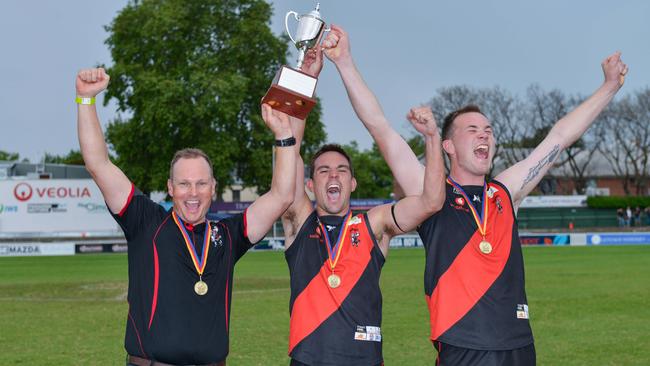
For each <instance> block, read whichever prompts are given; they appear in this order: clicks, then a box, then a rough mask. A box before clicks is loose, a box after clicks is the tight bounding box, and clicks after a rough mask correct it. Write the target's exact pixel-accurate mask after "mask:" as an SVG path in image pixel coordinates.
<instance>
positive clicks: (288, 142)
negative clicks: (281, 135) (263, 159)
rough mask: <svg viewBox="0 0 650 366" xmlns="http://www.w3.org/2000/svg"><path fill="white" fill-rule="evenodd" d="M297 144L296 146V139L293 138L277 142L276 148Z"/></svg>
mask: <svg viewBox="0 0 650 366" xmlns="http://www.w3.org/2000/svg"><path fill="white" fill-rule="evenodd" d="M295 144H296V138H295V137H293V136H291V137H289V138H286V139H283V140H275V146H279V147H285V146H293V145H295Z"/></svg>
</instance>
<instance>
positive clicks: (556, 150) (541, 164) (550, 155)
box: [520, 145, 560, 189]
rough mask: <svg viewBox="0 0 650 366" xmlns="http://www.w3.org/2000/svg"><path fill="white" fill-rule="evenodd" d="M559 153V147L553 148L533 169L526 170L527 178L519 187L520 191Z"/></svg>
mask: <svg viewBox="0 0 650 366" xmlns="http://www.w3.org/2000/svg"><path fill="white" fill-rule="evenodd" d="M559 153H560V145H555V146H553V149H552V150H551V151H550V152H549V153H548V154H547V155H546V156H545V157H543V158H542V159H541V160H540V161H538V162H537V164H536V165H535V166H534V167H532V168H530V169H529V170H528V176H527V177H526V179H524V183H523V184H522V185H521V188H520V189H523V188H524V186H526V184H528V183H530V182H532V181H533V180H534V179H535V178H536V177H537V176H538V175H539V172H540V171H541V170H542V168H543V167H545V166H546V165H549V164H552V163H553V161H555V158H556V157H557V155H558V154H559Z"/></svg>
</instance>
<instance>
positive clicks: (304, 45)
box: [284, 3, 330, 69]
mask: <svg viewBox="0 0 650 366" xmlns="http://www.w3.org/2000/svg"><path fill="white" fill-rule="evenodd" d="M319 10H320V3H316V9H314V10H312V11H310V12H309V13H308V14H303V15H298V13H296V12H295V11H293V10H292V11H290V12H288V13H287V15H286V16H285V17H284V27H285V29H286V30H287V34H288V35H289V38H291V41H292V42H293V44H295V45H296V48H298V63H297V64H296V69H300V68H301V67H302V61H303V60H304V59H305V53H307V50H309V49H311V48H314V46H315V45H316V43H317V42H318V40H319V39H320V36H321V34H322V33H323V32H329V31H330V29H329V28H327V29H325V21H324V20H323V19H322V18H321V16H320V12H319ZM291 15H293V16H294V18H295V19H296V21H298V29H297V30H296V37H295V38H294V37H292V36H291V32H290V31H289V18H290V17H291Z"/></svg>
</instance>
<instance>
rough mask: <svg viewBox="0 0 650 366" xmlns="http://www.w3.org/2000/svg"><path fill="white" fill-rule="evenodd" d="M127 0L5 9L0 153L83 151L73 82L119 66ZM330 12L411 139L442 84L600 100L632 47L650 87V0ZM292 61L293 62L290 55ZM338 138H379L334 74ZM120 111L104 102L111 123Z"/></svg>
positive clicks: (331, 125) (326, 6)
mask: <svg viewBox="0 0 650 366" xmlns="http://www.w3.org/2000/svg"><path fill="white" fill-rule="evenodd" d="M126 3H127V1H125V0H111V1H92V2H89V1H80V0H61V1H35V0H3V1H2V2H0V45H1V49H2V54H1V59H0V82H1V84H0V126H1V129H0V150H5V151H9V152H16V153H19V154H20V156H21V157H23V158H24V157H26V158H29V159H30V160H31V161H38V160H40V159H41V157H42V156H43V154H44V153H45V152H48V153H51V154H59V155H60V154H66V153H67V152H68V151H70V150H71V149H78V142H77V136H76V127H75V124H76V106H75V104H74V102H73V99H74V77H75V75H76V72H77V71H78V69H80V68H84V67H88V66H93V65H96V64H98V63H105V64H111V63H112V61H111V58H110V54H109V52H108V50H107V48H106V46H105V45H104V40H105V39H106V38H107V34H106V32H105V31H104V26H105V25H107V24H109V23H110V22H111V20H112V19H113V18H114V17H115V16H116V14H117V12H118V11H119V10H120V9H121V8H123V7H124V5H125V4H126ZM273 3H274V9H275V16H274V17H273V24H272V28H273V30H274V32H275V33H276V34H280V33H282V32H284V14H285V13H286V12H287V11H289V10H295V11H297V12H298V13H301V14H302V13H306V12H308V11H309V10H311V9H312V8H313V5H315V2H311V1H305V0H300V1H298V0H282V1H274V2H273ZM321 14H322V16H323V18H324V19H325V20H326V21H327V22H330V23H335V24H339V25H341V26H343V27H344V28H345V29H346V30H347V31H348V32H349V34H350V39H351V43H352V51H353V55H354V57H355V60H356V62H357V66H358V67H359V69H360V70H361V72H362V74H363V75H364V78H365V80H366V81H367V82H368V84H369V85H370V87H371V88H372V89H373V90H374V91H375V93H376V94H377V96H378V97H379V100H380V102H381V104H382V106H383V107H384V110H385V112H386V115H387V116H388V117H389V120H391V121H392V123H393V125H394V126H395V127H396V128H398V130H399V131H400V132H401V133H402V134H404V135H410V134H411V131H410V130H409V128H408V126H407V123H406V122H405V119H404V115H405V114H406V112H407V111H408V109H409V108H410V107H411V106H412V105H415V104H420V103H424V102H427V101H428V100H429V99H430V98H431V97H432V96H433V95H434V94H435V91H436V89H437V88H440V87H443V86H451V85H458V84H466V85H470V86H475V87H492V86H497V85H499V86H501V87H503V88H505V89H507V90H509V91H511V92H512V93H519V94H521V93H523V92H524V91H525V89H526V87H528V85H530V84H532V83H538V84H540V85H541V86H542V87H543V88H545V89H551V88H559V89H561V90H563V91H565V92H567V93H581V94H590V93H591V92H592V91H593V90H595V89H596V88H597V87H598V86H599V85H600V83H601V82H602V73H601V71H600V61H601V60H602V59H603V58H604V57H605V56H607V55H608V54H609V53H611V52H613V51H616V50H621V51H622V52H623V60H624V61H625V62H626V63H627V64H628V65H629V67H630V72H629V74H628V77H627V81H626V85H625V86H624V89H623V90H622V91H621V94H625V93H628V92H632V91H635V90H639V89H641V88H645V87H648V86H649V85H650V47H649V45H650V41H649V39H650V1H647V0H634V1H625V0H621V1H618V2H612V1H602V0H591V1H565V0H564V1H561V0H546V1H535V2H532V1H525V0H507V1H506V0H504V1H496V0H493V1H489V0H488V1H486V0H483V1H479V0H476V1H444V2H442V1H425V0H422V1H385V2H379V1H359V0H355V1H341V0H337V1H335V0H330V1H327V0H326V1H321ZM290 61H291V62H290V63H291V64H293V62H294V59H293V57H292V58H291V59H290ZM317 93H318V95H319V96H320V97H321V99H322V104H323V111H324V116H323V117H324V123H325V126H326V130H327V133H328V138H329V140H330V141H331V142H340V143H346V142H349V141H351V140H357V141H358V142H359V144H360V145H361V146H362V147H364V148H365V147H369V146H370V144H371V140H370V137H369V136H368V134H367V133H366V131H365V129H364V128H363V127H362V126H361V124H360V122H358V121H357V119H356V116H355V115H354V112H353V111H352V109H351V107H350V105H349V102H348V100H347V96H346V94H345V90H344V88H343V85H342V83H341V81H340V78H339V76H338V74H337V72H336V69H335V68H334V66H333V65H332V64H331V63H329V62H327V63H326V65H325V69H324V70H323V72H322V74H321V76H320V79H319V83H318V90H317ZM115 109H116V108H115V105H111V104H109V105H108V106H107V107H103V106H100V108H99V113H100V118H101V120H102V122H103V124H104V125H106V123H107V122H108V121H110V120H111V119H112V118H113V117H114V115H115Z"/></svg>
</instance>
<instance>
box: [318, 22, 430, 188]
mask: <svg viewBox="0 0 650 366" xmlns="http://www.w3.org/2000/svg"><path fill="white" fill-rule="evenodd" d="M331 28H332V31H331V32H330V33H329V35H328V36H327V38H325V41H323V48H324V52H325V55H326V56H327V58H329V59H330V60H331V61H332V62H334V64H335V65H336V68H337V69H338V71H339V74H340V75H341V79H342V80H343V84H344V85H345V89H346V91H347V93H348V98H350V103H352V107H353V108H354V111H355V112H356V114H357V116H358V117H359V119H360V120H361V122H362V123H363V125H364V126H365V127H366V129H368V132H370V135H372V138H373V139H374V140H375V142H376V143H377V146H378V147H379V150H380V151H381V154H382V155H383V157H384V159H385V160H386V163H388V166H389V167H390V170H391V171H392V173H393V176H395V179H397V182H398V183H399V185H400V186H401V187H402V189H403V190H404V193H405V194H406V195H407V196H408V195H415V194H420V193H421V192H422V181H423V179H424V167H423V166H422V164H420V162H419V161H418V159H417V157H416V156H415V154H414V153H413V151H412V150H411V148H410V146H408V144H407V143H406V141H404V139H403V138H402V136H400V135H399V134H398V133H397V131H395V130H394V129H393V128H392V127H391V125H390V123H389V122H388V120H387V119H386V116H385V115H384V111H383V110H382V108H381V106H380V105H379V101H377V98H376V97H375V95H374V94H373V92H372V91H371V90H370V88H368V85H366V82H365V81H364V80H363V77H362V76H361V74H360V73H359V70H358V69H357V67H356V66H355V64H354V60H353V59H352V53H351V52H350V41H349V38H348V35H347V33H346V32H345V31H344V30H343V29H342V28H341V27H339V26H336V25H334V24H332V26H331Z"/></svg>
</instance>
